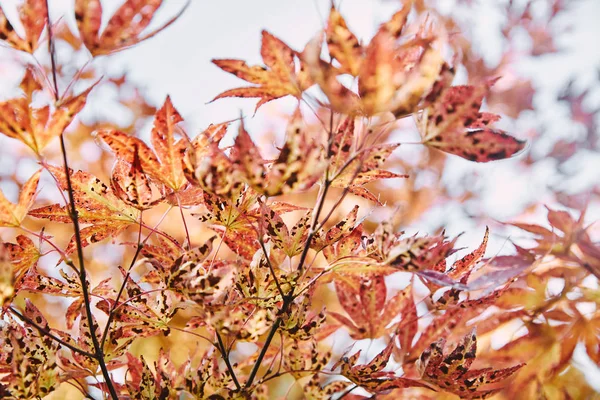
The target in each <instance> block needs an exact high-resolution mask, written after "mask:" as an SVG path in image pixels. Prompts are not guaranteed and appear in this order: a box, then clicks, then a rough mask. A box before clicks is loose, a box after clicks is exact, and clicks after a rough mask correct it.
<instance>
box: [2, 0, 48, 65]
mask: <svg viewBox="0 0 600 400" xmlns="http://www.w3.org/2000/svg"><path fill="white" fill-rule="evenodd" d="M17 11H18V13H19V18H20V19H21V24H22V25H23V30H24V31H25V32H24V33H25V35H24V36H21V35H19V34H18V33H17V32H16V31H15V28H14V26H13V24H12V23H11V22H10V21H9V20H8V19H7V18H6V15H5V14H4V10H3V9H2V8H1V7H0V40H3V41H5V42H6V43H8V44H9V45H10V46H11V47H13V48H15V49H17V50H21V51H25V52H27V53H31V54H33V53H34V52H35V50H36V49H37V48H38V45H39V40H40V36H41V34H42V32H43V31H44V27H45V26H46V23H47V16H48V11H47V9H46V1H45V0H26V1H24V2H22V3H21V4H20V5H19V6H18V7H17Z"/></svg>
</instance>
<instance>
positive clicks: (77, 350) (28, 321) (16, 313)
mask: <svg viewBox="0 0 600 400" xmlns="http://www.w3.org/2000/svg"><path fill="white" fill-rule="evenodd" d="M8 309H9V310H10V312H11V313H12V314H13V315H14V316H15V317H17V318H19V319H20V320H21V321H23V322H25V323H26V324H28V325H31V326H32V327H33V328H35V329H36V330H37V331H38V332H40V333H41V334H42V335H45V336H47V337H49V338H50V339H52V340H54V341H55V342H57V343H60V344H62V345H63V346H65V347H67V348H68V349H70V350H71V351H73V352H75V353H79V354H81V355H82V356H86V357H89V358H93V359H96V355H95V354H92V353H88V352H87V351H85V350H82V349H80V348H79V347H76V346H73V345H72V344H70V343H69V342H65V341H64V340H62V339H61V338H59V337H58V336H56V335H55V334H53V333H52V332H51V331H50V329H47V328H43V327H41V326H39V325H38V324H36V323H35V322H34V321H33V320H32V319H31V318H29V317H27V316H25V315H24V314H21V313H20V312H19V311H18V310H17V309H16V308H14V307H9V308H8Z"/></svg>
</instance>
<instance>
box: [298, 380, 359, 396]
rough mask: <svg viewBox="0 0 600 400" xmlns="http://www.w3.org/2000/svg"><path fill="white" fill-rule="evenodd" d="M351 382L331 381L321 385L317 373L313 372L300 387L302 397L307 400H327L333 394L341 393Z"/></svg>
mask: <svg viewBox="0 0 600 400" xmlns="http://www.w3.org/2000/svg"><path fill="white" fill-rule="evenodd" d="M351 384H352V383H351V382H348V381H333V382H330V383H327V384H326V385H324V386H321V382H320V379H319V374H314V375H313V376H312V377H311V378H310V380H309V381H308V382H307V383H306V384H305V385H304V386H303V387H302V390H303V391H304V398H306V399H307V400H328V399H331V397H332V396H333V395H334V394H337V393H341V392H342V391H344V390H345V389H347V388H348V386H350V385H351Z"/></svg>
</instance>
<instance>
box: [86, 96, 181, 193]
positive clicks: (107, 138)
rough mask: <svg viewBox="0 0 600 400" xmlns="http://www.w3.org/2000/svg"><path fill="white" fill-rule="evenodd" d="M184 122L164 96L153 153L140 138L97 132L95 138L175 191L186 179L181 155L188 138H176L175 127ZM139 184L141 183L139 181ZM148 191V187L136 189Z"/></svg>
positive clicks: (158, 113) (153, 141)
mask: <svg viewBox="0 0 600 400" xmlns="http://www.w3.org/2000/svg"><path fill="white" fill-rule="evenodd" d="M181 121H183V118H182V117H181V115H180V114H179V112H178V111H177V110H176V109H175V107H173V103H171V98H170V97H169V96H167V99H166V100H165V103H164V104H163V106H162V107H161V108H160V109H159V110H158V111H157V112H156V115H155V116H154V126H153V128H152V132H151V134H150V141H151V143H152V146H153V147H154V151H152V149H151V148H150V147H149V146H148V145H147V144H146V143H144V142H143V141H142V140H141V139H138V138H136V137H134V136H130V135H128V134H126V133H125V132H121V131H118V130H100V131H98V132H96V136H97V137H99V138H100V139H102V140H103V141H104V142H105V143H106V144H107V145H108V146H109V147H110V149H111V150H112V151H113V152H114V153H115V154H116V156H117V157H118V158H120V159H122V160H124V161H126V162H128V163H130V164H132V165H133V164H139V167H140V168H141V171H143V172H144V173H146V174H148V175H150V176H151V177H152V178H154V179H156V180H157V181H159V182H161V183H162V184H164V185H165V186H166V187H168V188H170V189H171V190H173V191H174V192H177V191H179V190H181V189H182V188H183V187H184V186H185V185H186V184H187V179H186V177H185V175H184V172H183V156H184V153H185V151H186V149H187V143H188V141H187V138H186V137H182V138H179V139H177V138H176V135H179V133H178V132H180V131H178V127H177V124H178V123H179V122H181ZM140 183H141V182H140ZM138 188H139V189H141V190H144V191H146V192H147V188H143V187H139V186H138Z"/></svg>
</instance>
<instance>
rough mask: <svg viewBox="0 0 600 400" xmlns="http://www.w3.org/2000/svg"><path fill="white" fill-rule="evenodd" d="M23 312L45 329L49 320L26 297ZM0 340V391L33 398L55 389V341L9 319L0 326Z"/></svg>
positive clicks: (14, 395) (56, 385) (57, 345)
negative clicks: (0, 374) (0, 375)
mask: <svg viewBox="0 0 600 400" xmlns="http://www.w3.org/2000/svg"><path fill="white" fill-rule="evenodd" d="M23 314H24V315H25V316H26V317H28V318H29V319H31V320H33V321H36V322H37V323H38V325H39V326H41V327H43V328H48V321H47V320H46V318H44V316H43V314H42V313H41V312H40V311H39V310H38V309H37V308H36V307H35V306H34V305H33V303H32V302H31V301H30V300H29V299H27V300H25V310H24V312H23ZM0 341H1V343H2V345H1V346H0V349H2V351H1V352H0V371H1V372H2V378H0V393H2V391H4V394H5V396H6V397H7V398H15V399H32V400H33V399H37V398H39V397H40V395H43V396H46V395H48V394H50V393H51V392H53V391H54V390H56V389H57V388H58V386H59V384H60V380H59V379H58V377H57V374H56V368H58V365H57V356H56V355H57V353H58V350H59V348H60V345H59V344H58V343H56V342H55V341H53V340H50V339H49V338H47V337H41V336H40V335H39V334H38V333H37V331H34V329H32V328H29V327H24V326H20V325H19V324H18V323H16V322H15V321H14V320H12V319H11V320H10V321H9V322H7V323H3V324H2V325H1V326H0Z"/></svg>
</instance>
